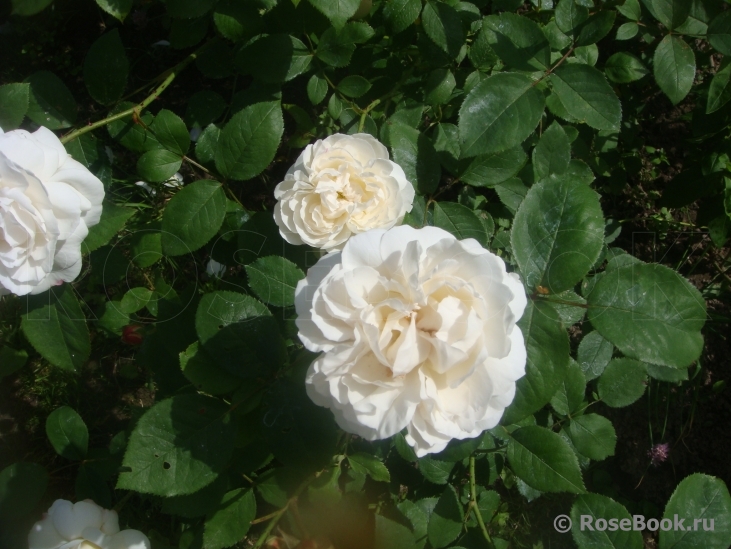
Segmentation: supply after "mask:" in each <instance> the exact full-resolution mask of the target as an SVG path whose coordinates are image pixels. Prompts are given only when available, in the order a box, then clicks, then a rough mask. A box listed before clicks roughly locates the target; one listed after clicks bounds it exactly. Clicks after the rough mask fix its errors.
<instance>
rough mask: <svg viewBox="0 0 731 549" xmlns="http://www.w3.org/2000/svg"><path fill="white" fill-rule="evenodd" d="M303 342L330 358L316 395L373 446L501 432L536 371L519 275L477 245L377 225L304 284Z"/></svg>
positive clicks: (422, 445) (419, 451)
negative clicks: (522, 383) (523, 320)
mask: <svg viewBox="0 0 731 549" xmlns="http://www.w3.org/2000/svg"><path fill="white" fill-rule="evenodd" d="M295 295H296V297H295V306H296V309H297V315H298V317H297V321H296V322H297V327H298V329H299V338H300V340H301V341H302V343H304V345H305V347H306V348H307V349H309V350H310V351H312V352H322V354H321V355H320V356H319V357H318V358H317V359H315V361H314V362H313V363H312V365H311V366H310V369H309V371H308V373H307V393H308V395H309V396H310V398H311V399H312V400H313V401H314V402H315V403H316V404H319V405H320V406H326V407H328V408H330V409H331V410H332V412H333V414H334V415H335V419H336V421H337V422H338V424H339V425H340V427H342V428H343V429H344V430H346V431H348V432H350V433H355V434H357V435H360V436H362V437H363V438H365V439H367V440H378V439H384V438H388V437H391V436H393V435H395V434H397V433H398V432H400V431H401V430H402V429H406V430H407V434H406V441H407V442H408V443H409V444H410V445H411V446H412V447H414V449H415V451H416V455H417V456H419V457H422V456H424V455H426V454H430V453H436V452H440V451H441V450H443V449H444V448H445V447H446V446H447V444H448V443H449V441H450V440H452V439H460V440H462V439H467V438H474V437H476V436H478V435H479V434H481V433H482V432H483V431H484V430H486V429H491V428H492V427H495V426H496V425H497V423H498V422H499V421H500V418H501V417H502V415H503V411H504V410H505V408H506V407H507V406H508V405H509V404H510V403H511V402H512V401H513V398H514V397H515V390H516V386H515V382H516V381H517V380H518V379H520V378H521V377H523V375H525V364H526V358H527V356H526V348H525V343H524V340H523V334H522V332H521V331H520V328H519V327H518V326H517V325H516V322H517V321H518V320H519V319H520V317H521V316H522V315H523V311H524V309H525V307H526V305H527V298H526V294H525V290H524V288H523V285H522V283H521V282H520V280H519V278H518V276H517V275H516V274H513V273H508V272H507V271H506V268H505V263H504V262H503V260H502V259H501V258H499V257H498V256H497V255H495V254H493V253H491V252H489V251H488V250H486V249H484V248H483V247H482V246H480V244H479V243H478V242H477V241H476V240H473V239H471V238H468V239H465V240H457V239H456V238H455V237H454V236H453V235H451V234H450V233H448V232H446V231H444V230H442V229H438V228H436V227H425V228H423V229H414V228H412V227H409V226H407V225H403V226H400V227H394V228H392V229H389V230H387V231H385V230H382V229H373V230H370V231H368V232H365V233H362V234H359V235H355V236H353V237H351V238H350V239H349V240H348V242H347V243H346V244H345V247H344V248H343V251H342V252H333V253H330V254H328V255H326V256H325V257H323V258H321V259H320V260H319V261H318V263H317V264H316V265H315V266H314V267H312V268H311V269H310V270H309V271H308V273H307V277H306V278H305V279H303V280H301V281H300V282H299V284H298V285H297V290H296V294H295Z"/></svg>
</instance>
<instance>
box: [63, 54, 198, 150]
mask: <svg viewBox="0 0 731 549" xmlns="http://www.w3.org/2000/svg"><path fill="white" fill-rule="evenodd" d="M209 45H210V42H208V43H206V44H204V45H203V46H201V47H200V48H198V49H197V50H196V51H194V52H193V53H191V54H190V55H189V56H188V57H186V58H185V59H183V60H182V61H181V62H180V63H178V64H177V65H175V66H174V67H173V68H171V69H168V70H167V71H165V72H164V73H163V74H161V75H160V76H159V77H158V79H159V78H163V76H164V79H163V81H162V83H161V84H160V85H159V86H158V87H157V88H155V91H153V92H152V93H151V94H150V95H149V96H148V97H146V98H145V99H144V100H143V101H142V102H141V103H139V104H138V105H135V106H134V107H132V108H129V109H127V110H125V111H122V112H118V113H117V114H113V115H111V116H108V117H106V118H104V119H102V120H99V121H97V122H94V123H93V124H89V125H88V126H84V127H83V128H78V129H76V130H74V131H72V132H71V133H67V134H66V135H64V136H63V137H62V138H61V143H63V144H64V145H65V144H66V143H68V142H69V141H73V140H74V139H76V138H77V137H79V136H81V135H84V134H85V133H89V132H90V131H93V130H96V129H97V128H101V127H102V126H106V125H107V124H111V123H112V122H115V121H117V120H120V119H122V118H127V117H128V116H132V115H136V117H138V118H139V116H140V114H141V113H142V111H143V110H145V109H146V108H147V107H148V106H149V105H150V103H152V102H153V101H154V100H155V99H157V98H158V97H159V96H160V94H161V93H162V92H164V91H165V90H166V89H167V87H168V86H169V85H170V84H171V83H172V82H173V80H175V77H176V76H177V75H178V74H179V73H180V72H182V71H183V69H185V67H187V66H188V65H190V64H191V63H192V62H193V61H195V60H196V58H197V57H198V56H199V55H200V54H201V52H202V51H203V50H204V49H206V48H207V47H208V46H209ZM156 80H157V79H156Z"/></svg>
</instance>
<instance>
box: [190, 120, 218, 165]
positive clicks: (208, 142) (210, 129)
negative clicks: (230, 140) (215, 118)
mask: <svg viewBox="0 0 731 549" xmlns="http://www.w3.org/2000/svg"><path fill="white" fill-rule="evenodd" d="M220 137H221V128H219V127H218V126H216V125H215V124H210V125H209V126H207V127H206V129H205V130H203V132H202V133H201V134H200V136H198V141H197V142H196V144H195V156H196V158H198V160H199V161H200V162H202V163H203V164H213V163H214V162H215V159H216V150H217V149H218V140H219V138H220Z"/></svg>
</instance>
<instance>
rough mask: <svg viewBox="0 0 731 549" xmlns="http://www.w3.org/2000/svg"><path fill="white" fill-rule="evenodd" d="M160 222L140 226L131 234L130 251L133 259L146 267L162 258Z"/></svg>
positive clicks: (140, 265) (142, 266)
mask: <svg viewBox="0 0 731 549" xmlns="http://www.w3.org/2000/svg"><path fill="white" fill-rule="evenodd" d="M160 225H161V224H160V223H159V222H156V223H154V224H150V225H148V226H147V227H149V228H138V229H137V230H136V231H135V232H134V234H133V235H131V237H130V238H131V242H130V251H131V252H132V261H134V262H135V263H136V264H137V265H138V266H139V267H141V268H143V269H146V268H147V267H151V266H152V265H154V264H155V263H157V262H158V261H160V259H162V234H161V233H160Z"/></svg>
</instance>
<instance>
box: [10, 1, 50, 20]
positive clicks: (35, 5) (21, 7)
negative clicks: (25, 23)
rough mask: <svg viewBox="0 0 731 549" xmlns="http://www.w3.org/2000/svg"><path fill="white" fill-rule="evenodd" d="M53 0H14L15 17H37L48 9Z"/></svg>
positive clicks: (13, 12)
mask: <svg viewBox="0 0 731 549" xmlns="http://www.w3.org/2000/svg"><path fill="white" fill-rule="evenodd" d="M51 2H53V0H13V3H12V5H13V11H12V14H13V15H25V16H28V15H35V14H36V13H40V12H41V11H43V10H44V9H46V8H47V7H48V6H49V5H50V4H51Z"/></svg>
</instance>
